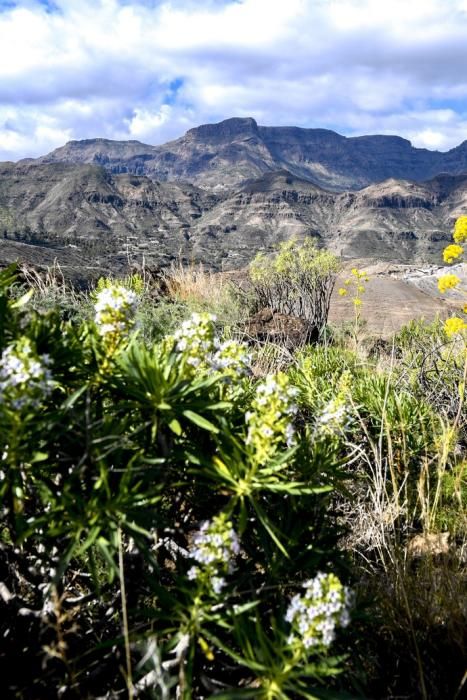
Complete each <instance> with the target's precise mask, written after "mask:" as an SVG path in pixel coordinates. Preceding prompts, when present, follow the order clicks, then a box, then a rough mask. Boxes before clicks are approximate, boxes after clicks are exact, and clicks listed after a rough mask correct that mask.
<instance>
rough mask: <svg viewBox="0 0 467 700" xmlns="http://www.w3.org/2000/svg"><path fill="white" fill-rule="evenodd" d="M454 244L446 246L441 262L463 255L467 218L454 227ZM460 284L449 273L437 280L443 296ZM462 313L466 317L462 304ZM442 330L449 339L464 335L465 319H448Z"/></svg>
mask: <svg viewBox="0 0 467 700" xmlns="http://www.w3.org/2000/svg"><path fill="white" fill-rule="evenodd" d="M453 239H454V243H451V244H450V245H448V246H446V248H445V249H444V251H443V260H444V261H445V262H447V263H449V264H451V263H452V262H454V260H457V259H458V258H460V257H461V256H462V255H463V254H464V248H463V247H462V246H461V245H460V244H461V243H464V241H467V216H460V217H459V218H458V219H457V221H456V223H455V225H454V232H453ZM460 283H461V279H460V277H458V275H455V274H452V273H449V274H447V275H442V276H441V277H440V278H439V280H438V289H439V291H440V292H441V293H442V294H444V292H446V291H447V290H448V289H455V288H456V287H458V286H459V285H460ZM462 291H463V292H464V294H467V291H466V290H464V289H463V290H462ZM462 313H464V314H466V315H467V304H463V306H462ZM444 330H445V332H446V335H447V336H448V337H449V338H452V337H454V336H458V335H464V336H465V331H466V330H467V322H466V319H463V318H459V317H458V316H453V317H452V318H448V320H447V321H446V323H445V326H444Z"/></svg>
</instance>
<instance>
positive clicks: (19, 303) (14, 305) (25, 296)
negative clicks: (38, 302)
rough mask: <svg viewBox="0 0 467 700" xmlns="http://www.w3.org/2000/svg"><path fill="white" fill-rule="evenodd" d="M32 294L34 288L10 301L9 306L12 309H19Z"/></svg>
mask: <svg viewBox="0 0 467 700" xmlns="http://www.w3.org/2000/svg"><path fill="white" fill-rule="evenodd" d="M33 294H34V289H32V288H31V289H30V290H29V291H28V292H26V294H23V296H21V297H20V298H19V299H17V300H16V301H15V302H13V303H12V305H11V308H12V309H20V308H21V307H22V306H25V305H26V304H27V303H28V301H29V300H30V298H31V297H32V295H33Z"/></svg>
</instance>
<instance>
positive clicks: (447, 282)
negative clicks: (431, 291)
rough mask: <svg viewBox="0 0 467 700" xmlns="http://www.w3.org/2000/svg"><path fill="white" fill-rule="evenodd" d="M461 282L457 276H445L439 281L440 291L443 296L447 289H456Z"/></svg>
mask: <svg viewBox="0 0 467 700" xmlns="http://www.w3.org/2000/svg"><path fill="white" fill-rule="evenodd" d="M459 282H460V278H459V277H458V276H457V275H443V276H442V277H440V278H439V280H438V289H439V291H440V292H441V294H444V292H445V291H446V290H447V289H454V287H457V285H458V284H459Z"/></svg>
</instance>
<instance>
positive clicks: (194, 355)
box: [174, 313, 251, 377]
mask: <svg viewBox="0 0 467 700" xmlns="http://www.w3.org/2000/svg"><path fill="white" fill-rule="evenodd" d="M215 320H216V317H215V316H214V315H213V314H209V313H203V314H199V313H194V314H192V316H191V318H189V319H188V320H186V321H184V322H183V323H182V325H181V327H180V328H179V330H178V331H176V332H175V333H174V339H175V350H176V352H178V353H181V354H183V356H184V357H185V360H186V363H187V364H188V365H191V367H193V368H195V369H197V368H199V367H205V368H206V369H210V370H213V371H214V372H220V373H222V375H223V376H224V377H233V376H235V377H239V376H245V375H247V374H250V364H251V356H250V354H249V353H248V352H247V347H246V345H244V344H242V343H237V342H235V341H234V340H226V341H224V342H221V341H220V340H219V338H217V337H216V336H215V334H214V321H215Z"/></svg>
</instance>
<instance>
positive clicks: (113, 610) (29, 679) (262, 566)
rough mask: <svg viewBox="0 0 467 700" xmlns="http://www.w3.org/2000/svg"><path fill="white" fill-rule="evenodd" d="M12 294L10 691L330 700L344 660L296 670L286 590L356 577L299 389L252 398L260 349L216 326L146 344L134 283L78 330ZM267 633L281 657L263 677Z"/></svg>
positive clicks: (6, 340) (259, 387)
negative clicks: (331, 573)
mask: <svg viewBox="0 0 467 700" xmlns="http://www.w3.org/2000/svg"><path fill="white" fill-rule="evenodd" d="M0 282H1V285H2V286H1V289H0V309H3V312H2V314H3V315H0V352H1V353H2V354H1V358H2V360H1V368H0V378H1V384H0V421H1V425H2V426H3V427H2V431H1V433H0V454H1V456H2V465H1V469H0V489H1V490H2V496H3V497H4V498H3V501H2V511H1V533H2V535H1V537H2V540H1V543H0V567H1V571H2V577H3V578H2V580H3V581H4V583H3V585H4V588H2V600H3V601H4V602H3V603H2V605H4V609H3V610H2V613H3V612H4V613H5V614H4V615H2V622H1V623H0V634H1V635H7V636H8V638H9V640H10V645H9V647H8V648H6V649H4V650H3V651H2V654H3V658H4V660H5V664H4V666H3V668H4V678H3V682H4V685H5V687H8V688H9V690H10V691H11V693H12V694H13V696H18V697H21V696H25V694H27V693H29V694H30V696H31V697H45V696H46V695H47V694H49V696H50V694H54V692H55V691H57V690H58V688H62V687H63V688H67V689H68V691H69V692H70V693H74V694H75V695H77V696H81V697H99V696H102V694H103V693H105V692H107V691H108V689H109V688H111V689H112V692H113V693H118V694H120V693H122V692H123V693H124V692H126V693H127V694H128V696H129V697H132V696H134V695H137V694H139V693H140V692H143V691H142V690H141V689H143V688H144V692H146V693H149V694H151V693H153V694H155V695H156V697H157V696H158V695H157V693H158V692H159V691H161V688H162V687H167V688H172V689H174V692H176V693H177V694H178V696H179V697H181V698H184V699H186V700H188V698H194V697H202V696H203V697H207V696H212V697H214V696H215V695H216V694H219V693H220V694H221V695H222V693H226V694H227V695H228V696H229V697H234V696H235V694H236V693H237V691H238V690H239V688H241V687H243V688H244V689H245V690H246V689H247V690H248V693H249V694H250V695H251V696H257V697H265V698H275V697H277V698H279V697H282V698H285V697H304V698H306V697H310V696H311V695H312V694H313V693H314V689H316V692H318V690H319V688H324V687H325V686H326V684H328V683H330V682H331V681H330V678H331V677H332V676H333V675H334V674H336V673H337V672H338V670H339V668H340V667H341V665H342V658H341V657H334V656H333V655H332V650H331V649H328V648H327V646H326V645H325V646H320V647H319V649H318V647H317V648H316V649H313V648H310V649H308V651H307V654H306V655H301V656H300V655H297V653H296V649H295V646H294V644H291V643H290V642H289V641H288V637H289V636H290V629H289V630H288V629H287V623H286V622H285V619H284V616H285V614H286V613H285V609H284V599H285V594H284V592H285V591H289V589H290V587H293V588H294V589H295V590H297V589H298V588H299V587H300V586H301V584H302V583H303V581H304V580H307V579H311V578H312V577H314V576H315V574H316V572H317V571H318V570H329V568H333V569H335V570H336V571H337V570H339V569H340V554H339V551H338V549H337V548H336V546H335V542H336V539H337V528H336V527H335V523H334V520H333V516H332V514H328V508H327V506H328V501H329V498H330V494H331V492H332V488H333V487H332V485H331V481H333V483H337V481H338V479H337V478H334V480H332V478H331V475H334V472H335V465H334V463H333V462H332V460H331V457H330V456H329V457H327V458H326V457H324V458H323V457H322V456H320V457H319V458H318V457H315V456H314V454H313V451H314V449H315V446H314V443H313V441H311V442H304V443H301V442H300V440H299V434H298V430H297V426H296V425H295V418H296V413H297V407H296V404H295V400H296V398H297V391H296V389H295V388H294V387H293V385H292V384H291V382H290V380H289V379H288V377H287V376H286V375H285V374H275V375H271V376H269V377H266V378H265V379H264V380H262V381H259V382H254V381H252V380H251V379H250V378H249V375H250V372H251V369H250V357H249V354H250V353H249V351H248V349H247V348H246V347H245V346H243V345H241V344H238V343H235V342H234V341H231V340H228V341H226V340H223V339H222V338H219V337H218V336H217V335H216V333H215V329H214V323H213V318H212V317H210V316H209V315H206V314H195V315H193V316H192V317H191V318H190V319H188V320H187V321H186V322H185V323H184V324H183V325H182V326H181V328H180V329H179V330H178V331H176V332H175V333H174V334H173V335H172V336H168V337H166V338H165V339H164V340H163V341H161V342H160V343H157V344H151V345H150V346H146V345H145V344H144V343H143V341H142V340H141V338H139V337H138V335H137V329H136V327H135V323H134V311H135V306H136V303H137V298H136V296H135V295H134V294H133V293H130V292H131V290H128V289H126V288H125V287H122V286H120V285H116V286H105V287H104V289H102V290H101V291H100V292H99V294H98V296H97V298H96V308H95V312H96V315H95V319H94V320H93V321H84V322H83V323H82V324H81V325H76V324H71V323H67V322H64V321H62V320H60V318H59V317H58V316H57V315H56V314H54V313H51V314H48V315H37V314H35V313H34V311H32V310H31V309H30V308H28V305H27V303H26V304H23V305H22V306H15V301H14V296H13V295H12V294H11V285H12V284H14V275H13V273H12V271H10V272H9V273H8V274H5V275H3V276H2V277H0ZM314 459H317V460H318V459H319V470H314V469H313V468H311V467H310V464H311V463H313V460H314ZM327 474H329V478H328V477H327ZM304 543H306V546H304ZM19 571H20V572H21V574H20V576H21V578H20V580H21V585H20V587H19V588H18V586H17V583H16V581H17V572H19ZM329 581H330V582H331V579H329ZM336 581H337V579H336V580H334V579H332V582H331V583H330V584H329V585H330V588H329V594H330V595H331V589H332V590H336V591H337V590H338V587H337V588H336V586H337V583H336ZM326 585H327V584H326ZM339 585H340V584H339ZM339 590H340V589H339ZM342 590H343V589H342ZM16 591H18V593H16ZM326 595H327V593H326ZM334 595H335V594H334V593H332V596H331V597H333V596H334ZM339 595H340V594H339ZM328 602H329V603H331V602H332V601H331V599H329V601H328ZM17 603H19V605H17ZM19 610H22V611H23V612H22V613H21V615H22V621H23V622H22V624H21V625H19V624H18V619H19V617H18V616H19V612H18V611H19ZM25 611H26V612H25ZM258 629H261V630H262V632H261V634H262V639H266V638H267V637H268V636H269V637H271V639H274V640H275V641H274V645H275V648H276V649H277V654H278V656H277V658H274V655H273V654H270V653H269V652H268V653H267V654H265V655H263V656H262V660H261V662H259V661H258V660H257V662H252V660H251V650H252V649H253V648H255V646H256V644H257V630H258ZM326 640H327V641H328V642H330V641H331V640H330V636H329V634H328V636H327V637H326ZM147 648H151V649H153V650H155V649H157V650H158V652H157V653H158V656H157V658H156V652H155V651H154V653H153V656H152V657H151V658H147V655H146V651H145V649H147ZM265 648H269V647H268V644H267V643H266V642H265ZM20 649H21V650H22V651H21V653H22V658H23V674H22V676H21V677H18V676H17V675H16V674H14V673H13V672H12V673H10V671H9V668H13V664H12V663H10V662H12V660H13V657H16V656H17V654H18V653H19V650H20ZM78 650H79V652H78ZM83 652H84V653H83ZM261 653H262V652H261ZM279 658H280V659H281V661H280V663H279V661H278V659H279ZM157 659H159V661H157ZM151 663H152V665H153V668H152V671H151V670H150V669H148V665H149V666H150V665H151ZM157 663H159V666H157ZM41 667H43V668H44V669H45V670H44V671H43V672H42V673H39V672H38V668H41ZM156 667H157V668H159V669H160V673H159V674H157V673H155V671H154V668H156ZM123 668H124V669H125V671H124V672H122V670H121V669H123ZM330 669H332V672H330ZM153 671H154V673H153ZM151 674H152V675H151ZM164 683H165V684H166V685H165V686H163V684H164ZM175 688H176V690H175ZM125 689H126V690H125ZM161 692H162V691H161ZM164 692H165V691H164ZM336 692H337V691H336Z"/></svg>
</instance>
